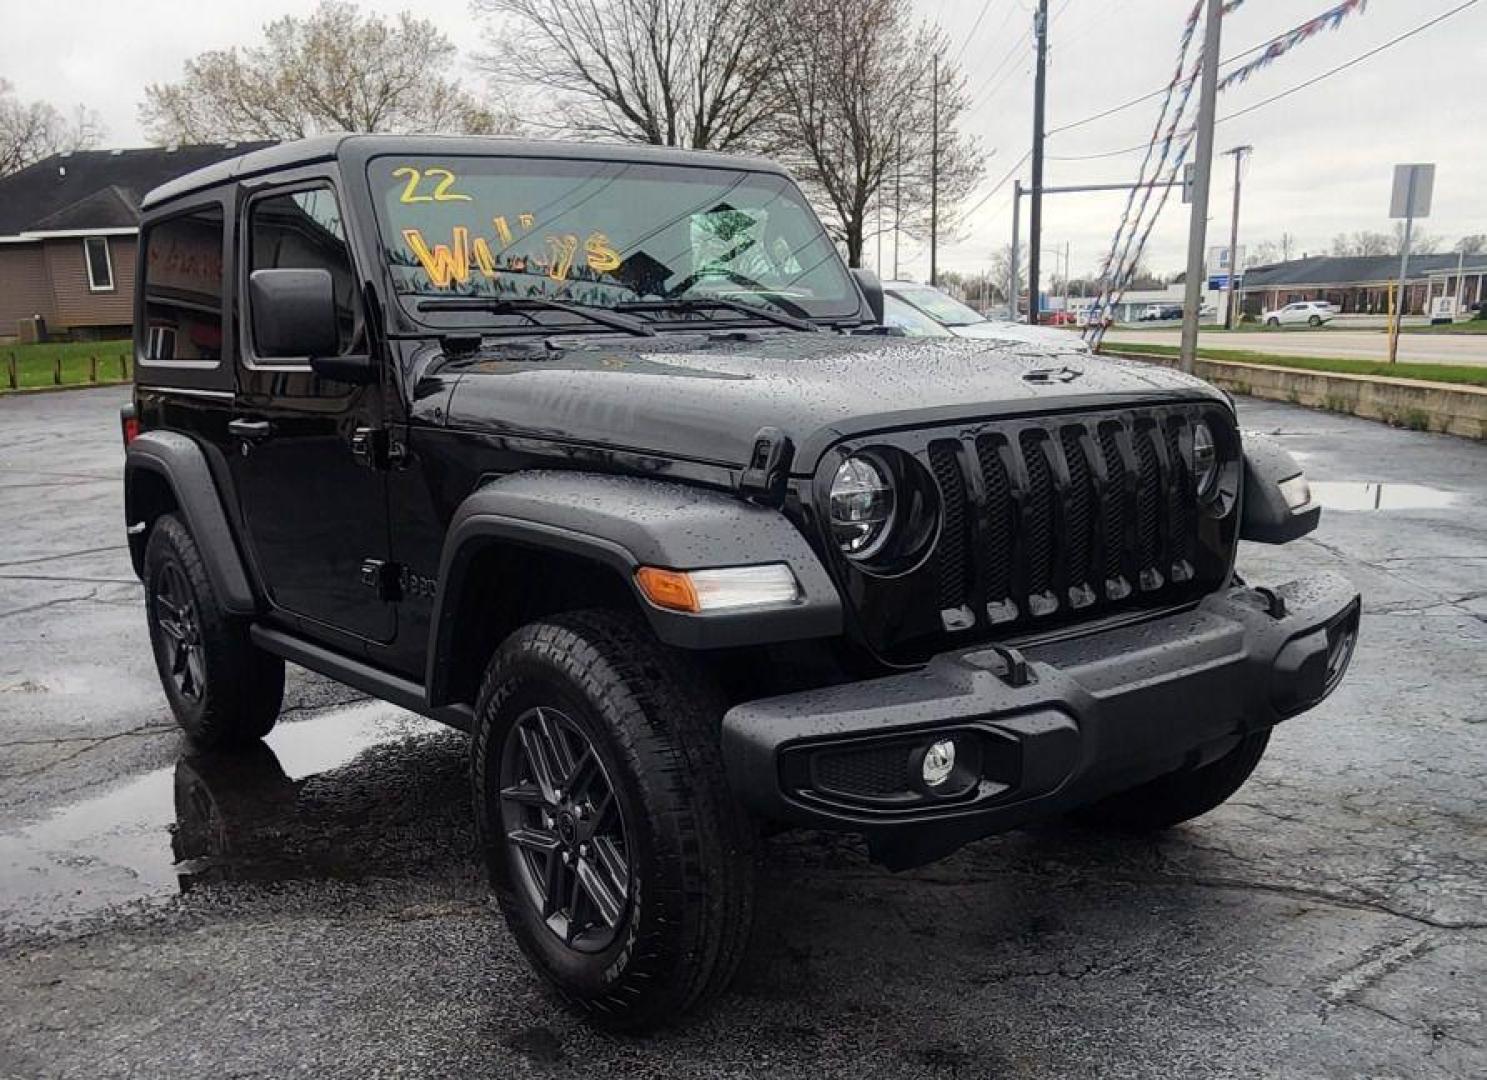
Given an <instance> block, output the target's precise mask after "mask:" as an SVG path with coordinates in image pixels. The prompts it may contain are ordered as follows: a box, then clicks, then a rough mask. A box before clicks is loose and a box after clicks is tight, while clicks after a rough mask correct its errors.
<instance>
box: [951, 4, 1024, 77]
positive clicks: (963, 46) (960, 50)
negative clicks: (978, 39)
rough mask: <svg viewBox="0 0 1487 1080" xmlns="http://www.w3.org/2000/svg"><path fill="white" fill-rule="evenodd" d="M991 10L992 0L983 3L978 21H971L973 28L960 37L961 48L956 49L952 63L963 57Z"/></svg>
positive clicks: (978, 13) (977, 15)
mask: <svg viewBox="0 0 1487 1080" xmlns="http://www.w3.org/2000/svg"><path fill="white" fill-rule="evenodd" d="M989 10H991V0H986V3H984V4H982V5H981V10H980V11H978V12H977V13H976V21H975V22H973V23H971V29H970V30H969V31H968V32H967V33H966V36H965V37H963V38H961V39H960V48H958V49H956V50H955V55H954V56H952V57H951V58H950V62H951V63H952V64H953V63H955V62H956V61H958V60H959V59H960V58H961V55H962V54H963V53H964V52H965V51H966V46H967V45H969V44H970V43H971V39H972V38H974V37H975V36H976V31H977V30H979V29H981V20H982V19H984V18H986V13H987V12H988V11H989ZM1009 13H1010V9H1009Z"/></svg>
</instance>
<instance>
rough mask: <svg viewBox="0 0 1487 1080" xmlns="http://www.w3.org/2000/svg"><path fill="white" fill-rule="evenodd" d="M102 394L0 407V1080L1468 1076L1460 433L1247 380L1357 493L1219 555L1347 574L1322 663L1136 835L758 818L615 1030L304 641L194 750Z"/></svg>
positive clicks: (1472, 514) (423, 738) (1479, 635)
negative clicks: (252, 740) (492, 901)
mask: <svg viewBox="0 0 1487 1080" xmlns="http://www.w3.org/2000/svg"><path fill="white" fill-rule="evenodd" d="M122 397H123V395H122V393H121V392H120V391H118V390H94V391H79V392H73V393H67V394H51V395H44V396H35V397H28V398H25V399H14V398H9V399H0V431H3V432H4V436H3V441H0V520H3V521H4V522H5V524H4V527H3V531H0V777H3V783H0V1077H6V1078H9V1077H27V1078H31V1077H58V1078H61V1077H68V1078H71V1077H77V1078H86V1080H98V1078H102V1077H122V1076H138V1077H150V1078H151V1080H161V1078H173V1077H182V1078H191V1080H196V1078H199V1077H203V1076H217V1075H231V1076H236V1077H273V1078H276V1080H278V1078H283V1077H287V1076H313V1077H316V1078H320V1080H323V1078H331V1077H356V1078H363V1077H374V1076H406V1077H454V1076H471V1077H476V1076H478V1077H492V1078H494V1077H517V1076H542V1075H566V1074H578V1073H581V1074H583V1075H587V1076H599V1075H631V1074H633V1075H642V1076H646V1077H686V1078H695V1077H735V1076H738V1077H741V1076H771V1077H802V1078H804V1077H810V1078H812V1080H822V1078H830V1077H851V1078H854V1080H860V1078H867V1077H893V1076H915V1077H971V1076H975V1077H986V1076H997V1077H1074V1076H1094V1075H1108V1076H1123V1077H1136V1076H1150V1077H1171V1076H1185V1077H1187V1076H1192V1077H1200V1076H1201V1077H1211V1076H1212V1077H1218V1076H1234V1077H1253V1076H1259V1075H1264V1076H1272V1077H1296V1078H1302V1077H1305V1078H1313V1077H1355V1076H1388V1077H1416V1076H1421V1077H1434V1076H1441V1077H1481V1076H1484V1075H1487V1035H1484V1031H1487V1027H1484V1023H1483V1021H1484V1015H1483V1012H1484V1006H1487V989H1484V988H1487V811H1484V803H1483V788H1482V777H1483V776H1484V775H1487V665H1484V664H1483V662H1482V657H1483V655H1484V653H1487V593H1484V592H1483V590H1484V581H1487V573H1484V571H1487V447H1484V446H1482V445H1478V444H1474V443H1469V442H1465V441H1462V440H1457V439H1451V438H1448V437H1444V436H1437V435H1428V434H1418V433H1411V432H1405V431H1396V430H1393V429H1390V428H1386V427H1383V426H1381V425H1375V424H1370V423H1368V422H1366V421H1361V420H1356V419H1353V418H1350V417H1344V416H1336V415H1330V414H1324V413H1314V412H1308V411H1305V410H1302V409H1299V408H1294V407H1291V406H1285V405H1275V404H1268V403H1260V402H1253V401H1248V400H1245V401H1242V402H1241V404H1240V409H1241V418H1242V421H1243V423H1244V425H1245V427H1246V428H1247V429H1250V430H1260V431H1267V432H1271V433H1273V434H1274V435H1276V436H1277V437H1278V438H1279V439H1280V440H1281V441H1282V442H1284V443H1285V444H1286V445H1287V446H1289V447H1290V448H1291V449H1292V450H1293V451H1295V452H1296V453H1297V454H1299V455H1300V456H1301V457H1302V458H1303V460H1304V462H1305V464H1306V466H1307V468H1308V469H1309V471H1310V473H1311V475H1312V477H1313V478H1314V479H1317V480H1322V481H1328V482H1331V483H1333V484H1341V485H1343V486H1333V487H1324V488H1319V490H1321V491H1322V493H1323V495H1324V497H1325V498H1326V500H1327V501H1328V502H1329V503H1333V504H1336V505H1342V506H1356V507H1372V506H1374V505H1378V506H1380V507H1383V508H1384V509H1379V510H1373V509H1353V510H1341V509H1329V510H1327V511H1326V514H1325V516H1324V520H1323V524H1322V528H1321V530H1320V531H1319V532H1318V533H1317V534H1316V535H1315V536H1314V537H1312V538H1308V539H1306V540H1304V541H1301V542H1298V543H1296V544H1293V545H1290V546H1288V547H1285V548H1279V549H1261V548H1254V549H1249V548H1246V550H1244V551H1243V552H1242V555H1241V559H1240V563H1241V570H1242V571H1243V572H1244V573H1245V574H1246V575H1247V576H1248V577H1249V578H1251V579H1252V580H1256V581H1270V582H1279V581H1282V580H1285V579H1286V578H1287V577H1288V576H1294V575H1301V574H1306V573H1309V572H1312V571H1315V570H1322V569H1330V570H1335V571H1338V572H1341V573H1343V574H1345V575H1347V576H1348V577H1350V578H1351V579H1352V580H1353V581H1354V582H1355V583H1356V584H1357V585H1358V586H1359V587H1360V588H1361V589H1362V590H1363V592H1364V595H1365V598H1366V605H1367V606H1366V616H1365V622H1364V626H1363V637H1362V642H1361V645H1360V649H1359V653H1358V656H1357V659H1356V661H1355V663H1354V668H1353V671H1352V673H1351V675H1350V676H1349V678H1348V680H1347V681H1346V682H1345V683H1344V684H1343V687H1342V688H1341V690H1340V691H1339V692H1338V694H1337V695H1335V696H1334V697H1333V698H1332V699H1330V700H1329V701H1328V702H1327V703H1326V704H1325V705H1324V706H1323V707H1321V708H1319V709H1318V710H1316V711H1315V712H1313V713H1311V714H1309V715H1307V716H1305V717H1303V718H1300V719H1297V720H1294V721H1290V722H1288V723H1287V724H1285V725H1283V726H1282V727H1281V728H1280V729H1278V731H1277V732H1276V735H1275V737H1274V739H1273V741H1272V743H1271V749H1270V752H1269V754H1268V755H1267V757H1266V759H1265V761H1264V762H1262V764H1261V766H1260V769H1259V771H1258V773H1257V774H1256V776H1255V778H1254V779H1253V780H1252V781H1251V783H1250V784H1249V785H1248V786H1247V787H1246V788H1244V789H1243V791H1241V792H1240V794H1239V795H1238V796H1236V798H1235V799H1234V800H1233V801H1232V802H1230V803H1229V804H1228V805H1226V806H1224V807H1222V808H1221V809H1220V810H1218V811H1216V812H1215V813H1213V814H1211V815H1209V816H1208V817H1207V818H1205V819H1203V820H1201V821H1198V822H1194V823H1191V824H1189V825H1187V826H1185V827H1182V828H1180V829H1177V830H1174V831H1172V832H1171V833H1170V834H1168V835H1166V836H1163V837H1161V838H1159V839H1150V838H1148V839H1125V838H1115V839H1112V838H1109V837H1104V836H1098V835H1095V834H1091V833H1087V832H1081V831H1079V830H1077V829H1075V828H1073V827H1072V826H1068V825H1051V826H1046V827H1041V828H1038V829H1035V830H1029V831H1026V832H1020V833H1016V834H1012V835H1009V836H1005V837H1000V838H995V839H991V840H986V841H983V842H981V843H978V844H975V845H972V846H971V847H969V848H967V849H965V850H963V851H962V852H960V853H959V854H957V855H955V856H954V857H952V858H950V859H948V860H946V861H944V862H941V863H939V864H936V865H934V866H930V867H927V868H924V869H922V870H918V871H915V872H911V873H907V874H901V875H894V874H890V873H887V872H886V871H883V870H880V869H878V868H876V867H873V866H871V865H870V864H869V863H867V862H866V860H865V859H864V857H863V852H862V850H861V848H860V846H859V845H858V844H857V843H856V842H854V841H852V840H850V839H845V838H835V837H828V836H822V835H819V834H805V835H798V836H785V837H779V838H776V839H775V840H773V841H771V842H770V844H769V846H768V850H767V851H766V852H765V855H764V857H763V859H762V863H761V874H762V879H761V881H762V883H761V893H760V911H759V921H758V932H757V933H756V936H755V941H754V944H753V946H752V948H751V951H750V954H749V957H748V959H747V961H746V962H745V965H744V969H743V971H742V973H741V975H740V977H739V979H738V981H737V984H736V986H735V987H734V988H733V990H732V991H731V992H729V993H728V994H727V995H726V996H724V997H723V999H722V1000H721V1001H720V1002H719V1003H718V1004H717V1005H716V1007H714V1008H712V1009H711V1010H709V1011H708V1012H706V1013H704V1014H703V1015H700V1016H698V1017H696V1018H693V1019H690V1020H688V1021H686V1022H684V1023H682V1024H681V1025H680V1026H678V1027H677V1028H675V1029H674V1030H670V1031H667V1032H664V1033H662V1034H659V1035H656V1036H653V1037H650V1038H646V1039H622V1038H613V1037H609V1036H604V1035H600V1034H596V1033H595V1032H593V1031H591V1030H589V1029H588V1028H586V1027H585V1026H584V1025H582V1024H581V1023H579V1022H577V1021H576V1020H574V1019H573V1018H572V1017H570V1016H568V1015H567V1014H565V1013H563V1012H562V1011H561V1010H560V1009H558V1008H557V1007H556V1006H555V1005H554V1003H553V1002H552V1000H551V999H550V998H549V997H548V996H547V995H546V994H545V993H544V992H543V990H542V989H541V988H540V987H539V985H538V984H537V982H536V981H535V980H534V978H533V977H532V975H531V974H530V973H529V971H528V969H527V968H526V966H525V965H524V964H523V963H522V961H521V958H520V956H519V954H518V951H517V949H516V947H515V945H514V944H513V942H512V940H511V938H510V937H509V936H508V935H507V933H506V931H505V929H504V927H503V926H502V924H501V922H500V920H499V917H498V916H497V915H496V914H495V912H494V911H493V909H492V908H491V906H490V905H488V903H487V901H486V896H485V890H484V887H483V883H482V878H481V874H480V871H479V869H478V868H477V866H476V865H475V862H474V859H473V858H472V851H473V841H472V836H471V829H470V825H469V814H468V807H467V802H468V794H467V789H466V779H465V756H464V755H465V751H464V742H463V737H462V736H459V735H458V734H455V733H449V732H444V731H440V730H436V729H434V728H433V727H432V726H430V725H429V724H427V723H426V722H423V721H420V720H418V719H416V718H414V717H412V716H411V715H410V714H407V713H403V712H400V711H399V710H396V709H393V708H391V707H388V706H384V705H381V704H376V703H370V702H366V701H363V700H361V699H360V698H359V697H358V695H356V694H354V693H352V692H350V691H347V690H344V689H342V688H339V687H336V686H333V685H331V684H329V683H327V682H326V681H324V680H322V679H319V678H316V677H313V676H310V675H308V674H306V673H304V672H298V671H292V672H291V679H290V686H289V696H288V712H287V714H286V716H285V717H284V719H283V721H282V722H281V724H280V725H279V727H278V729H276V731H275V732H274V734H273V736H272V737H271V739H270V740H269V743H268V747H269V748H268V750H266V751H264V752H263V753H260V754H258V755H253V756H250V757H248V758H246V759H237V760H222V759H211V758H205V757H200V756H195V755H192V754H190V753H189V752H188V750H187V749H186V747H184V746H183V744H182V743H181V741H180V739H179V738H178V737H177V735H176V734H175V731H174V729H173V727H172V725H171V723H170V719H169V716H168V714H167V712H166V710H165V706H164V702H163V700H162V698H161V696H160V692H159V690H158V688H157V687H156V682H155V674H154V671H153V668H152V664H151V661H150V654H149V650H148V646H147V643H146V637H145V632H144V621H143V615H142V613H141V610H140V599H139V587H138V585H137V583H136V582H135V581H134V579H133V576H132V574H131V573H130V569H129V565H128V561H127V556H126V553H125V551H124V548H123V545H122V524H123V518H122V511H121V506H120V488H119V474H120V465H121V452H120V448H119V445H118V437H117V434H116V428H115V423H116V420H115V416H116V408H117V406H118V404H119V403H120V401H121V400H122ZM1354 482H1382V483H1383V484H1385V485H1386V486H1385V488H1384V489H1383V490H1382V491H1379V490H1377V489H1364V488H1359V487H1351V486H1347V485H1350V484H1352V483H1354ZM1412 485H1414V486H1412ZM1418 485H1429V487H1428V488H1422V487H1420V486H1418Z"/></svg>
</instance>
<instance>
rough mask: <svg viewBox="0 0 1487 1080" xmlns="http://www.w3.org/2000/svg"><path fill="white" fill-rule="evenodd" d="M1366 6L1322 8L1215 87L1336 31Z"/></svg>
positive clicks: (1359, 0)
mask: <svg viewBox="0 0 1487 1080" xmlns="http://www.w3.org/2000/svg"><path fill="white" fill-rule="evenodd" d="M1367 7H1368V0H1344V2H1343V3H1341V4H1338V5H1337V6H1336V7H1334V8H1332V9H1331V10H1330V11H1324V12H1323V13H1322V14H1320V15H1318V16H1317V17H1316V18H1314V19H1312V20H1311V21H1309V22H1305V23H1302V24H1301V25H1300V26H1298V27H1296V29H1294V30H1292V31H1291V32H1290V33H1288V34H1283V35H1282V36H1280V37H1278V38H1276V39H1275V40H1274V41H1272V42H1271V43H1270V44H1269V45H1267V46H1266V47H1265V50H1264V52H1262V53H1260V55H1259V56H1257V57H1255V59H1253V60H1251V61H1250V62H1249V63H1247V64H1245V65H1244V66H1243V67H1239V68H1235V69H1234V70H1233V71H1231V72H1229V74H1227V75H1225V76H1224V77H1223V78H1222V79H1220V80H1219V89H1220V90H1227V89H1228V88H1229V87H1231V86H1237V85H1238V84H1240V83H1242V82H1244V81H1245V80H1247V79H1248V78H1249V77H1250V76H1251V75H1253V74H1254V73H1255V72H1257V71H1259V70H1260V69H1262V68H1266V67H1269V66H1270V65H1271V64H1273V63H1275V61H1276V60H1278V59H1280V58H1281V57H1282V56H1285V55H1286V53H1288V52H1290V51H1291V50H1292V49H1294V48H1295V47H1296V46H1297V45H1300V44H1301V43H1302V42H1305V41H1309V40H1310V39H1311V38H1314V37H1316V36H1317V35H1318V34H1320V33H1321V32H1322V31H1323V30H1336V29H1337V28H1338V27H1339V26H1341V25H1342V23H1343V20H1345V19H1346V18H1347V17H1348V16H1349V15H1352V14H1354V13H1358V14H1361V13H1362V12H1363V11H1364V10H1365V9H1366V8H1367Z"/></svg>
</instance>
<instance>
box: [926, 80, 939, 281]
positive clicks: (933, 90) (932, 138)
mask: <svg viewBox="0 0 1487 1080" xmlns="http://www.w3.org/2000/svg"><path fill="white" fill-rule="evenodd" d="M931 71H932V72H933V73H934V74H933V79H934V85H933V86H931V87H930V90H929V94H930V97H929V100H930V112H931V113H933V115H932V116H931V117H930V118H929V146H930V150H929V284H930V287H931V288H933V287H934V286H935V285H936V284H937V280H936V279H937V276H938V275H937V274H936V261H935V260H936V255H937V254H938V250H939V226H940V54H939V53H935V55H934V60H933V61H932V67H931Z"/></svg>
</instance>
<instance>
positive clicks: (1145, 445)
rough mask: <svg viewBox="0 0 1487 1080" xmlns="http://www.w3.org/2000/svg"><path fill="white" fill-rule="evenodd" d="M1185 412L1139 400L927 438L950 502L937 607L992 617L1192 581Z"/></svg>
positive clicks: (1193, 533)
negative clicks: (959, 436)
mask: <svg viewBox="0 0 1487 1080" xmlns="http://www.w3.org/2000/svg"><path fill="white" fill-rule="evenodd" d="M1190 424H1191V419H1190V418H1189V417H1188V416H1186V415H1183V414H1178V413H1176V412H1175V411H1173V410H1168V411H1166V412H1163V413H1161V414H1158V413H1155V412H1151V411H1141V410H1138V411H1136V412H1134V413H1123V414H1120V416H1119V417H1118V418H1112V417H1111V414H1109V413H1105V414H1103V415H1100V416H1095V417H1091V418H1089V419H1088V420H1079V419H1077V418H1076V419H1075V420H1072V421H1063V422H1062V423H1061V424H1059V425H1058V426H1051V425H1042V424H1038V423H1036V422H1026V423H1024V424H1022V425H1020V426H1014V425H1006V426H1002V427H1001V428H1000V430H999V431H998V432H996V433H982V434H980V435H977V436H975V437H974V438H968V439H966V440H965V441H964V442H963V443H962V442H961V441H959V440H951V439H933V440H930V441H929V442H928V444H927V452H926V457H927V458H928V463H929V466H930V469H931V471H932V472H933V473H934V476H935V479H936V481H937V482H938V483H939V485H940V494H941V498H942V500H943V503H944V514H945V522H944V529H943V532H942V534H941V538H940V543H939V545H938V548H937V549H936V552H935V559H936V566H937V573H938V581H939V587H938V603H939V607H940V610H941V612H946V611H970V612H972V614H973V623H974V624H983V625H984V624H985V623H986V622H987V621H988V620H989V621H990V622H991V623H993V624H997V623H1002V622H1010V621H1013V620H1016V621H1019V622H1024V621H1029V620H1032V621H1036V620H1037V619H1040V618H1042V617H1044V616H1048V615H1052V614H1054V613H1055V612H1060V613H1067V612H1069V611H1070V610H1077V609H1083V608H1086V607H1091V608H1094V607H1109V606H1110V605H1113V604H1116V603H1119V602H1121V601H1124V600H1125V599H1126V598H1127V597H1130V596H1132V595H1133V594H1140V593H1145V594H1154V593H1160V592H1161V591H1162V590H1164V589H1166V588H1167V587H1169V586H1172V585H1180V584H1182V583H1184V582H1186V581H1188V580H1190V579H1191V577H1192V576H1193V574H1194V572H1195V571H1194V567H1193V565H1192V560H1193V559H1194V558H1195V556H1196V553H1197V548H1198V523H1199V514H1198V509H1197V506H1196V504H1195V502H1194V491H1193V487H1192V477H1191V471H1192V470H1191V463H1190V461H1189V460H1188V458H1189V456H1190V454H1191V447H1192V439H1191V437H1190V436H1189V435H1188V434H1187V432H1188V430H1189V428H1190ZM966 469H974V470H975V471H976V474H977V475H976V478H975V479H976V482H975V483H974V484H972V483H970V481H969V479H968V477H967V476H966V475H965V473H964V470H966ZM973 499H974V500H975V502H974V503H973V502H972V500H973ZM970 625H971V624H969V623H964V622H962V623H958V624H956V625H953V626H952V625H950V624H949V623H948V622H947V624H946V629H949V630H957V631H958V630H963V629H968V628H969V626H970Z"/></svg>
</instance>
